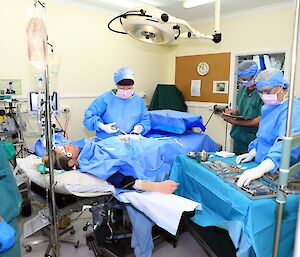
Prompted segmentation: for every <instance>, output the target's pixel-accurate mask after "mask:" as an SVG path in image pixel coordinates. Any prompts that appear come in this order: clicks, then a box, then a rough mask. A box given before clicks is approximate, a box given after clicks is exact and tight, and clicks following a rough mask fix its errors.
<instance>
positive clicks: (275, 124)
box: [236, 69, 300, 187]
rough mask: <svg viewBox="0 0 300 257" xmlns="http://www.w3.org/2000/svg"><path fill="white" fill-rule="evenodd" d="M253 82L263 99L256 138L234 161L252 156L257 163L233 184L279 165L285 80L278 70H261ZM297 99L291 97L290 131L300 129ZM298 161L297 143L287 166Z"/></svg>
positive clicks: (284, 104) (283, 123)
mask: <svg viewBox="0 0 300 257" xmlns="http://www.w3.org/2000/svg"><path fill="white" fill-rule="evenodd" d="M255 81H256V90H257V91H258V92H259V94H260V97H261V98H262V100H263V101H264V104H265V105H264V106H263V107H262V115H261V120H260V124H259V129H258V132H257V138H256V139H255V140H253V141H252V142H251V143H250V145H249V148H248V150H249V152H248V153H245V154H242V155H239V156H238V157H237V158H236V163H238V164H239V163H241V162H250V161H251V160H254V159H255V162H256V163H258V164H259V165H258V166H257V167H255V168H252V169H248V170H246V171H244V172H243V174H242V175H241V176H240V178H239V180H238V181H237V186H239V187H242V186H247V185H248V184H249V183H250V182H251V181H252V180H255V179H258V178H260V177H262V176H263V175H264V174H265V173H267V172H270V173H273V172H275V171H276V170H277V169H278V168H279V167H280V160H281V155H282V140H280V139H281V138H283V137H284V136H285V134H286V119H287V109H288V101H287V99H288V83H287V81H286V80H285V79H284V77H283V73H282V71H280V70H276V69H269V70H264V71H262V72H261V73H260V74H259V75H258V76H257V78H256V79H255ZM299 113H300V100H299V99H298V98H296V97H294V104H293V109H292V118H293V119H292V123H291V124H292V127H291V133H292V134H295V133H298V132H300V115H299ZM299 160H300V146H295V147H293V148H292V152H291V163H290V164H291V165H293V164H295V163H297V162H298V161H299Z"/></svg>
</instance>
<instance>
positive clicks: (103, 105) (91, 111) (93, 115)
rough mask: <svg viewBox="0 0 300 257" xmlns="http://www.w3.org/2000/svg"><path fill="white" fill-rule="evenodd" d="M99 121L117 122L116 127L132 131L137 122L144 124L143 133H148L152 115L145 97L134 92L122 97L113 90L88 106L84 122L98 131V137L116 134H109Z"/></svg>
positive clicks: (106, 122)
mask: <svg viewBox="0 0 300 257" xmlns="http://www.w3.org/2000/svg"><path fill="white" fill-rule="evenodd" d="M99 122H102V123H104V124H108V123H112V122H116V125H115V126H116V128H119V129H120V130H122V131H124V132H126V133H130V132H131V131H132V130H133V127H134V126H135V125H137V124H139V125H142V126H143V128H144V129H143V131H142V135H144V134H146V133H147V132H148V131H149V130H150V128H151V125H150V116H149V113H148V111H147V109H146V106H145V104H144V101H143V99H142V98H141V97H140V96H138V95H136V94H134V95H133V96H132V97H130V98H129V99H121V98H119V97H117V96H116V95H115V93H114V92H113V91H108V92H105V93H104V94H103V95H101V96H99V97H98V98H97V99H95V100H94V102H93V103H92V104H91V105H90V106H89V107H88V108H87V110H86V111H85V115H84V120H83V124H84V126H85V127H86V128H87V129H88V130H91V131H96V137H97V138H98V139H104V138H107V137H110V136H116V135H118V134H120V132H118V133H115V134H107V133H105V132H104V131H103V130H101V129H100V128H99V126H98V124H99Z"/></svg>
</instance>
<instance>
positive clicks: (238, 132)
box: [230, 85, 263, 154]
mask: <svg viewBox="0 0 300 257" xmlns="http://www.w3.org/2000/svg"><path fill="white" fill-rule="evenodd" d="M262 106H263V101H262V100H261V98H260V97H259V94H258V93H257V92H256V91H254V90H252V91H251V90H249V89H248V88H247V87H245V86H243V85H241V86H240V88H239V90H238V94H237V107H238V111H239V115H240V116H245V117H247V118H250V119H253V118H256V117H258V116H260V115H261V107H262ZM257 130H258V128H253V127H245V126H235V125H233V127H232V130H231V133H230V135H231V137H232V138H233V140H234V146H233V152H234V153H236V154H242V153H247V152H248V145H249V144H250V142H251V141H253V140H254V139H255V138H256V132H257Z"/></svg>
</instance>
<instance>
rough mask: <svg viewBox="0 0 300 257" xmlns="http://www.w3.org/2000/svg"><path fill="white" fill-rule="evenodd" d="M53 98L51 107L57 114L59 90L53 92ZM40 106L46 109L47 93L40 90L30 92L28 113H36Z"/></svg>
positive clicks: (51, 97)
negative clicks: (39, 91)
mask: <svg viewBox="0 0 300 257" xmlns="http://www.w3.org/2000/svg"><path fill="white" fill-rule="evenodd" d="M50 99H51V108H52V111H53V112H54V113H55V114H57V113H58V111H59V103H58V102H59V96H58V92H53V94H52V96H50ZM39 106H40V109H41V110H43V111H44V110H45V93H40V97H39V93H38V92H29V93H28V113H29V114H31V115H36V114H37V112H38V110H39Z"/></svg>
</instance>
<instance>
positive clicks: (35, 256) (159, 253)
mask: <svg viewBox="0 0 300 257" xmlns="http://www.w3.org/2000/svg"><path fill="white" fill-rule="evenodd" d="M87 214H89V213H88V212H87ZM85 216H86V217H83V218H80V219H78V220H77V221H76V222H75V223H74V228H75V231H76V233H75V234H74V235H71V234H69V233H67V234H66V235H65V237H66V238H69V239H74V240H79V241H80V243H79V247H78V248H77V249H76V248H75V247H74V246H73V245H70V244H61V247H60V256H61V257H71V256H81V257H94V256H95V255H94V253H93V252H92V251H89V249H88V247H87V246H86V243H85V234H86V233H87V232H84V231H83V230H82V228H83V226H84V225H85V223H86V221H88V220H89V221H90V220H91V217H88V216H87V215H85ZM21 238H22V236H21ZM36 238H43V236H42V235H41V233H40V235H39V236H33V237H30V238H28V239H36ZM28 239H26V240H27V241H28ZM26 240H23V241H25V242H26ZM47 245H48V244H47V243H42V244H39V245H37V246H33V247H32V251H31V252H29V253H28V252H26V250H25V248H24V247H22V249H21V252H22V257H43V256H44V254H45V249H46V247H47ZM129 256H130V257H131V256H134V255H133V254H132V255H129ZM177 256H178V257H183V256H184V257H196V256H197V257H207V255H206V254H205V252H204V251H203V250H202V249H201V248H200V246H199V245H198V244H197V243H196V242H195V240H194V239H193V238H192V237H191V236H190V235H189V234H188V233H183V234H182V235H181V236H180V237H179V240H178V244H177V247H176V248H174V247H173V245H172V244H171V243H168V242H163V243H161V244H159V245H158V246H156V248H155V251H154V253H153V257H177Z"/></svg>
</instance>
